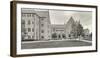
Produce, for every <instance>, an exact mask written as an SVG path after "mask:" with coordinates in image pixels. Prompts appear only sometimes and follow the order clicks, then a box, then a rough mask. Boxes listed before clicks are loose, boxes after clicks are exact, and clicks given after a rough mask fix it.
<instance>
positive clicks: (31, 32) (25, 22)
mask: <svg viewBox="0 0 100 58" xmlns="http://www.w3.org/2000/svg"><path fill="white" fill-rule="evenodd" d="M21 15H22V16H21V35H22V40H47V39H50V37H51V36H50V35H51V34H50V32H51V31H50V19H49V13H48V11H38V10H34V9H25V8H22V9H21Z"/></svg>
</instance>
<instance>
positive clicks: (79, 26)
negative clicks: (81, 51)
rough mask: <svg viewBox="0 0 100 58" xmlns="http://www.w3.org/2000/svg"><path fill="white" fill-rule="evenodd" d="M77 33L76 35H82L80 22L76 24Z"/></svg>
mask: <svg viewBox="0 0 100 58" xmlns="http://www.w3.org/2000/svg"><path fill="white" fill-rule="evenodd" d="M77 35H78V36H80V35H83V27H82V25H81V24H78V25H77Z"/></svg>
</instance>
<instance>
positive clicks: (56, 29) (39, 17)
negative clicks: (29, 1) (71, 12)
mask: <svg viewBox="0 0 100 58" xmlns="http://www.w3.org/2000/svg"><path fill="white" fill-rule="evenodd" d="M77 25H81V24H80V21H74V19H73V17H70V18H69V20H68V21H67V22H66V23H65V24H51V22H50V18H49V10H40V9H25V8H22V9H21V35H22V40H26V41H27V40H30V41H36V40H59V39H60V40H61V39H69V38H75V36H76V37H77V34H76V35H75V34H74V33H75V32H76V30H74V29H77ZM81 27H82V26H81ZM82 28H83V27H82ZM72 31H73V32H72ZM84 33H85V34H88V33H89V31H88V30H84ZM73 36H74V37H73Z"/></svg>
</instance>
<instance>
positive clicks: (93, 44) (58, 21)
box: [11, 1, 97, 56]
mask: <svg viewBox="0 0 100 58" xmlns="http://www.w3.org/2000/svg"><path fill="white" fill-rule="evenodd" d="M96 51H97V6H93V5H77V4H76V5H75V4H59V3H42V2H40V3H39V2H25V1H24V2H21V1H14V2H12V3H11V55H13V56H32V55H33V56H35V55H37V56H38V55H52V54H66V53H81V52H96Z"/></svg>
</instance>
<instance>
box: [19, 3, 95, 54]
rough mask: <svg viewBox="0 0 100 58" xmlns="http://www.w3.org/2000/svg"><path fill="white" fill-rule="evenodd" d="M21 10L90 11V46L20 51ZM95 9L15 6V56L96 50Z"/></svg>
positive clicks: (32, 5)
mask: <svg viewBox="0 0 100 58" xmlns="http://www.w3.org/2000/svg"><path fill="white" fill-rule="evenodd" d="M21 8H43V9H60V10H80V11H92V14H93V15H92V32H93V33H92V35H93V36H92V38H93V40H92V46H86V47H67V48H66V47H61V48H45V49H24V50H21ZM95 15H96V9H94V8H83V7H69V6H68V7H64V6H51V5H36V4H17V55H19V54H36V53H37V54H38V53H52V52H65V51H66V52H71V51H85V50H96V47H95V44H96V41H95V38H96V36H95V32H96V30H95V27H96V19H95V18H96V16H95Z"/></svg>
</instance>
